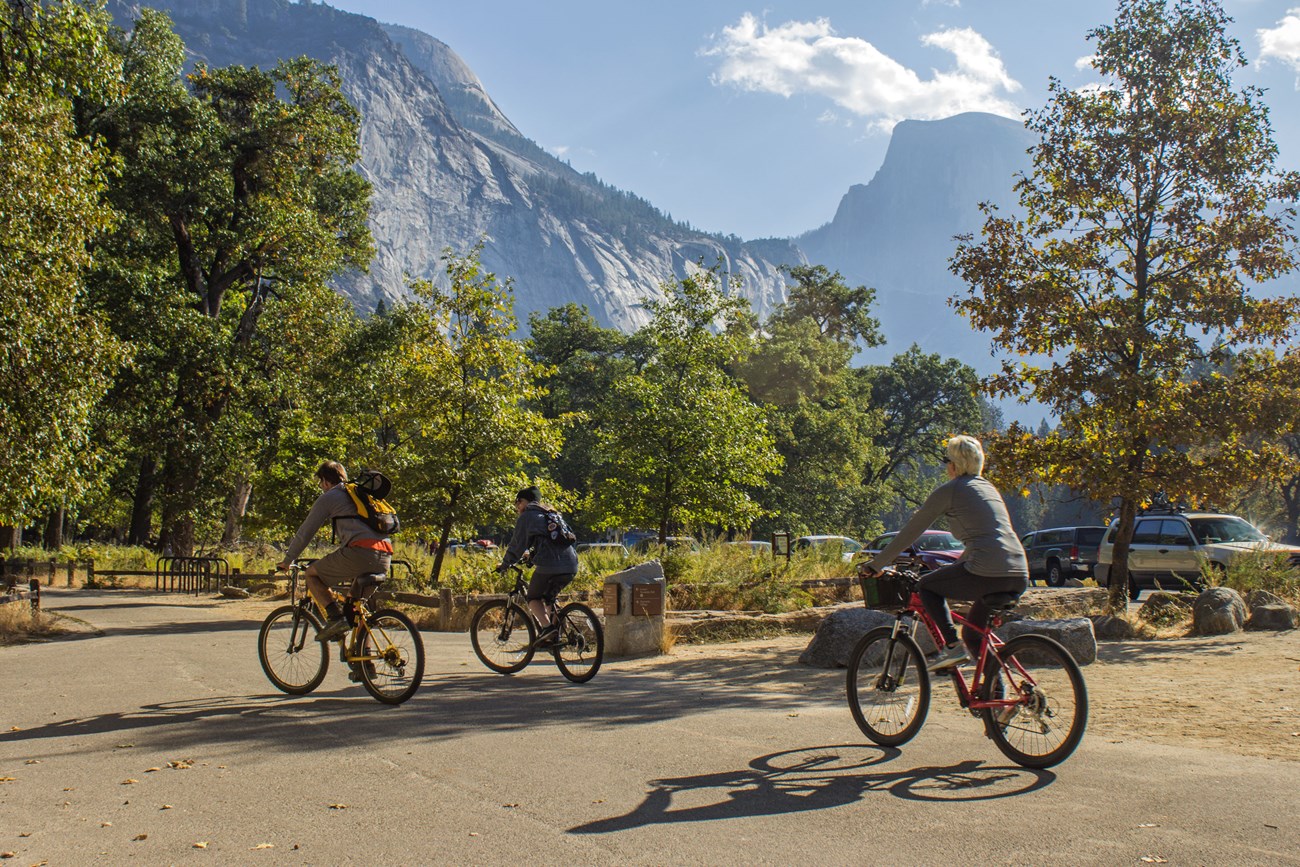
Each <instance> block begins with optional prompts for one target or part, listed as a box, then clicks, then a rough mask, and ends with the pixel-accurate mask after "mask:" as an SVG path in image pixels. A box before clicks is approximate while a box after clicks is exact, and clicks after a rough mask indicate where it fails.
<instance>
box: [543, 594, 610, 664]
mask: <svg viewBox="0 0 1300 867" xmlns="http://www.w3.org/2000/svg"><path fill="white" fill-rule="evenodd" d="M555 619H556V622H557V623H558V624H559V625H560V632H559V635H558V636H557V639H558V641H559V642H560V643H558V644H556V645H555V646H554V647H553V648H552V649H551V653H552V654H553V655H554V656H555V665H556V667H558V668H559V669H560V674H562V675H564V676H565V677H566V678H568V679H569V680H571V681H573V682H574V683H586V682H587V681H589V680H591V679H592V678H593V677H595V676H596V672H598V671H600V664H601V663H602V662H603V661H604V659H605V630H604V628H603V627H602V626H601V625H600V620H599V619H597V617H596V612H594V611H592V610H591V609H590V608H588V607H587V606H586V605H583V604H582V603H581V602H570V603H569V604H568V605H566V606H564V607H563V608H561V609H560V612H559V614H557V615H555Z"/></svg>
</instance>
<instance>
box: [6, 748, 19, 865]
mask: <svg viewBox="0 0 1300 867" xmlns="http://www.w3.org/2000/svg"><path fill="white" fill-rule="evenodd" d="M9 731H11V732H20V731H22V729H20V728H19V727H18V726H9ZM9 857H10V858H12V857H13V856H12V855H10V856H9Z"/></svg>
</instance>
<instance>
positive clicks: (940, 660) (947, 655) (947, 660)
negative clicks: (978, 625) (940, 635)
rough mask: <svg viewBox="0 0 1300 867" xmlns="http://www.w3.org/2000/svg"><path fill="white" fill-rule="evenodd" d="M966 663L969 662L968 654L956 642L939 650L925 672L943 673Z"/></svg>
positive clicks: (962, 646) (959, 643) (964, 647)
mask: <svg viewBox="0 0 1300 867" xmlns="http://www.w3.org/2000/svg"><path fill="white" fill-rule="evenodd" d="M967 662H970V653H968V652H967V651H966V645H964V644H962V643H961V642H960V641H958V642H957V643H956V644H950V645H948V646H947V647H945V648H943V649H942V650H940V651H939V652H938V654H936V655H935V656H934V657H932V658H931V659H930V662H929V664H928V665H927V666H926V667H925V668H926V670H927V671H943V670H944V669H948V668H952V667H953V666H955V665H962V664H964V663H967Z"/></svg>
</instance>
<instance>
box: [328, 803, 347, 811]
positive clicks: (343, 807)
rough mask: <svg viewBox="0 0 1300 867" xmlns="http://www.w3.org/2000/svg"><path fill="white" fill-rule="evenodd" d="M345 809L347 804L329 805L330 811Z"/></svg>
mask: <svg viewBox="0 0 1300 867" xmlns="http://www.w3.org/2000/svg"><path fill="white" fill-rule="evenodd" d="M347 808H348V805H347V804H330V809H331V810H346V809H347Z"/></svg>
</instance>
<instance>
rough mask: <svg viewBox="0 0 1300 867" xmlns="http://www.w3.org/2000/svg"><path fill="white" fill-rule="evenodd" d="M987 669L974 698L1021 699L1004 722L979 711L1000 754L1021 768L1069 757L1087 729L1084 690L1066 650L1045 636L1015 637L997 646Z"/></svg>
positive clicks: (1076, 666) (991, 711)
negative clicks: (994, 655)
mask: <svg viewBox="0 0 1300 867" xmlns="http://www.w3.org/2000/svg"><path fill="white" fill-rule="evenodd" d="M997 660H1000V662H999V661H997ZM988 665H989V666H990V670H989V671H987V672H986V673H985V676H984V682H983V683H982V684H981V685H980V698H982V699H984V700H985V701H988V700H991V699H992V698H993V697H994V695H995V693H996V694H998V695H1008V696H1009V695H1021V696H1023V697H1024V701H1023V702H1022V704H1020V705H1017V706H1016V711H1015V714H1014V715H1013V716H1011V717H1010V718H1009V719H1008V720H1007V721H1006V722H999V721H998V718H997V717H998V715H999V713H1000V711H999V710H998V709H994V708H985V709H983V710H981V711H980V714H981V716H982V717H983V719H984V726H985V731H987V732H988V735H989V737H990V738H991V739H992V740H993V743H995V744H997V747H998V749H999V750H1001V751H1002V754H1003V755H1005V756H1006V757H1007V758H1009V759H1011V761H1013V762H1015V763H1016V764H1018V765H1021V766H1022V767H1026V768H1050V767H1051V766H1052V765H1055V764H1059V763H1060V762H1062V761H1064V760H1065V759H1067V758H1069V756H1070V754H1071V753H1073V752H1074V750H1075V748H1076V747H1078V746H1079V742H1080V741H1082V740H1083V733H1084V730H1085V729H1086V728H1087V726H1088V689H1087V686H1086V685H1085V684H1084V681H1083V672H1082V671H1080V670H1079V664H1078V663H1077V662H1075V661H1074V657H1073V656H1071V655H1070V652H1069V651H1068V650H1066V649H1065V648H1064V647H1062V646H1061V645H1060V644H1059V643H1058V642H1056V641H1053V640H1052V639H1050V638H1048V637H1047V636H1045V635H1032V634H1031V635H1021V636H1017V637H1016V638H1013V639H1011V640H1010V641H1008V642H1007V643H1006V644H1005V645H1003V646H1002V647H1001V648H999V649H998V651H997V656H996V659H995V657H993V656H990V657H989V663H988ZM1021 668H1023V669H1024V672H1025V674H1028V675H1029V677H1030V678H1031V679H1032V680H1029V679H1026V678H1025V674H1022V673H1021V671H1020V669H1021Z"/></svg>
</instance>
